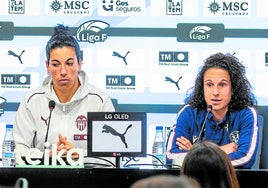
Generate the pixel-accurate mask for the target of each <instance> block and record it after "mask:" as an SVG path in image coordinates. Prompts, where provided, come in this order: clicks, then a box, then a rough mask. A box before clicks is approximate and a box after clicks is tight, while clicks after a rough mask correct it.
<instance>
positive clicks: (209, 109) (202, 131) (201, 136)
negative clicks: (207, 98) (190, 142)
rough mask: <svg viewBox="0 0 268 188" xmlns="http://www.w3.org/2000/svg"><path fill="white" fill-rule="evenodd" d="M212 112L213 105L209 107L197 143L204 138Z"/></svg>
mask: <svg viewBox="0 0 268 188" xmlns="http://www.w3.org/2000/svg"><path fill="white" fill-rule="evenodd" d="M211 110H212V105H208V106H207V113H206V116H205V120H204V122H203V124H202V127H201V130H200V133H199V136H198V138H197V139H196V141H195V142H198V141H200V140H201V139H202V138H203V136H204V135H203V134H204V129H205V125H206V122H207V117H208V114H209V112H211Z"/></svg>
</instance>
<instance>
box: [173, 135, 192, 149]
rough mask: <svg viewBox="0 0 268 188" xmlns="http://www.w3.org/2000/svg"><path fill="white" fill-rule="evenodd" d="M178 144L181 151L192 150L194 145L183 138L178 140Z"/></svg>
mask: <svg viewBox="0 0 268 188" xmlns="http://www.w3.org/2000/svg"><path fill="white" fill-rule="evenodd" d="M176 144H177V146H178V147H179V149H181V150H187V151H188V150H190V149H191V147H192V143H191V142H190V140H188V139H187V138H185V137H183V136H181V137H179V138H177V139H176Z"/></svg>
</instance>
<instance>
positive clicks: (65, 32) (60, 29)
mask: <svg viewBox="0 0 268 188" xmlns="http://www.w3.org/2000/svg"><path fill="white" fill-rule="evenodd" d="M64 46H68V47H72V48H74V49H75V52H76V56H77V60H78V61H79V60H80V46H79V44H78V42H77V40H76V39H75V38H74V37H73V36H72V34H71V33H70V31H69V28H68V26H64V25H61V24H58V25H57V26H56V27H55V28H54V33H53V35H52V36H51V38H50V39H49V41H48V42H47V45H46V56H47V60H48V61H49V59H50V51H51V50H53V49H55V48H62V47H64Z"/></svg>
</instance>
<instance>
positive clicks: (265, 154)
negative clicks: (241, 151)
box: [260, 116, 268, 169]
mask: <svg viewBox="0 0 268 188" xmlns="http://www.w3.org/2000/svg"><path fill="white" fill-rule="evenodd" d="M261 117H262V119H260V121H261V122H260V123H261V124H262V125H263V131H262V138H261V139H262V140H261V143H262V146H261V154H260V169H268V140H267V138H268V127H267V126H264V118H263V116H261Z"/></svg>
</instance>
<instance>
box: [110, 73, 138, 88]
mask: <svg viewBox="0 0 268 188" xmlns="http://www.w3.org/2000/svg"><path fill="white" fill-rule="evenodd" d="M135 82H136V81H135V76H132V75H107V76H106V86H135V85H136V83H135Z"/></svg>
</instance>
